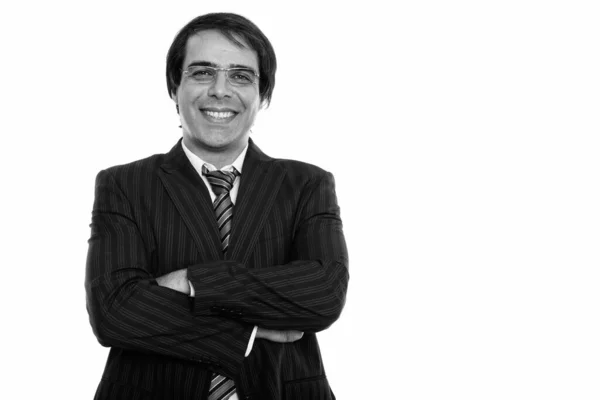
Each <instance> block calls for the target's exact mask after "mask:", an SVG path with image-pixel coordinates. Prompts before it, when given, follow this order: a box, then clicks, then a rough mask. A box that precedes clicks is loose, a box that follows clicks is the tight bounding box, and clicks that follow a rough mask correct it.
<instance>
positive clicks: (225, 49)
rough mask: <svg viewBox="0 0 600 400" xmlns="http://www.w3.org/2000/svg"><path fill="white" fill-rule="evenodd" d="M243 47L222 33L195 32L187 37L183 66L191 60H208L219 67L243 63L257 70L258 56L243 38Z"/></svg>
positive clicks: (210, 31)
mask: <svg viewBox="0 0 600 400" xmlns="http://www.w3.org/2000/svg"><path fill="white" fill-rule="evenodd" d="M239 41H240V42H241V43H242V44H244V47H238V45H236V44H235V43H233V42H231V41H230V40H229V39H227V38H226V37H225V36H223V34H222V33H220V32H218V31H215V30H207V31H201V32H198V33H196V34H195V35H193V36H191V37H190V38H189V39H188V42H187V46H186V52H185V59H184V61H183V68H184V69H185V68H187V66H188V65H190V64H191V63H193V62H198V61H208V62H212V63H215V64H217V65H218V66H221V67H226V66H228V65H232V64H239V65H245V66H248V67H250V68H253V69H255V70H257V71H258V56H257V55H256V52H255V51H254V50H252V49H250V48H249V47H248V46H247V45H246V43H244V41H243V40H241V39H240V40H239Z"/></svg>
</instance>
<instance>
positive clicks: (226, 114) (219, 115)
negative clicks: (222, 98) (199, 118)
mask: <svg viewBox="0 0 600 400" xmlns="http://www.w3.org/2000/svg"><path fill="white" fill-rule="evenodd" d="M204 112H205V113H206V114H207V115H209V116H211V117H213V118H220V119H225V118H230V117H232V116H233V113H232V112H231V111H225V112H216V111H204Z"/></svg>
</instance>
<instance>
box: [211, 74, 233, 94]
mask: <svg viewBox="0 0 600 400" xmlns="http://www.w3.org/2000/svg"><path fill="white" fill-rule="evenodd" d="M225 74H226V72H225V71H217V76H216V77H215V80H214V81H213V82H212V83H211V85H210V87H209V88H208V95H209V96H213V97H216V98H217V99H222V98H225V97H231V87H230V85H229V81H227V76H226V75H225Z"/></svg>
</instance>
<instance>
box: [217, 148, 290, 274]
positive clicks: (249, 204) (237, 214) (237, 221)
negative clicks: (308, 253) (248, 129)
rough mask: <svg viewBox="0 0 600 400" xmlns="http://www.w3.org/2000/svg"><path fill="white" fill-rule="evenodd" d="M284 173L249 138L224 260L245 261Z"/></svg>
mask: <svg viewBox="0 0 600 400" xmlns="http://www.w3.org/2000/svg"><path fill="white" fill-rule="evenodd" d="M284 176H285V169H283V168H281V167H280V166H279V165H278V164H277V163H276V162H274V160H273V159H272V158H270V157H269V156H267V155H265V154H264V153H263V152H262V151H261V150H260V149H259V148H258V147H257V146H256V145H255V144H254V142H253V141H252V139H250V143H249V145H248V152H247V153H246V159H245V160H244V166H243V170H242V175H241V181H240V190H239V192H238V196H237V200H236V204H235V208H234V211H233V222H232V231H231V239H230V243H229V251H228V252H227V255H226V257H227V259H231V260H237V261H240V262H242V263H246V262H247V261H248V259H249V257H250V255H251V254H252V247H253V246H254V244H255V242H256V238H257V237H258V233H259V232H260V230H261V229H262V227H263V225H264V223H265V221H266V220H267V217H268V215H269V212H270V210H271V207H272V206H273V203H274V202H275V198H276V197H277V193H278V192H279V188H280V186H281V182H282V181H283V177H284Z"/></svg>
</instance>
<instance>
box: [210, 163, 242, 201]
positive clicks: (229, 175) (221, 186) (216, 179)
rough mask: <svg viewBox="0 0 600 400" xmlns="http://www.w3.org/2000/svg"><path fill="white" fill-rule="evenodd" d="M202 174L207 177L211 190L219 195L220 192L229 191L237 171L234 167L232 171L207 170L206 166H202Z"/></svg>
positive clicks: (237, 173)
mask: <svg viewBox="0 0 600 400" xmlns="http://www.w3.org/2000/svg"><path fill="white" fill-rule="evenodd" d="M202 174H204V176H206V179H208V183H210V187H212V189H213V192H215V194H216V195H217V196H219V195H221V194H222V193H229V191H230V190H231V188H232V187H233V182H234V181H235V177H236V176H238V175H239V172H238V171H237V170H236V169H234V170H233V171H209V170H208V168H206V166H202Z"/></svg>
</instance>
